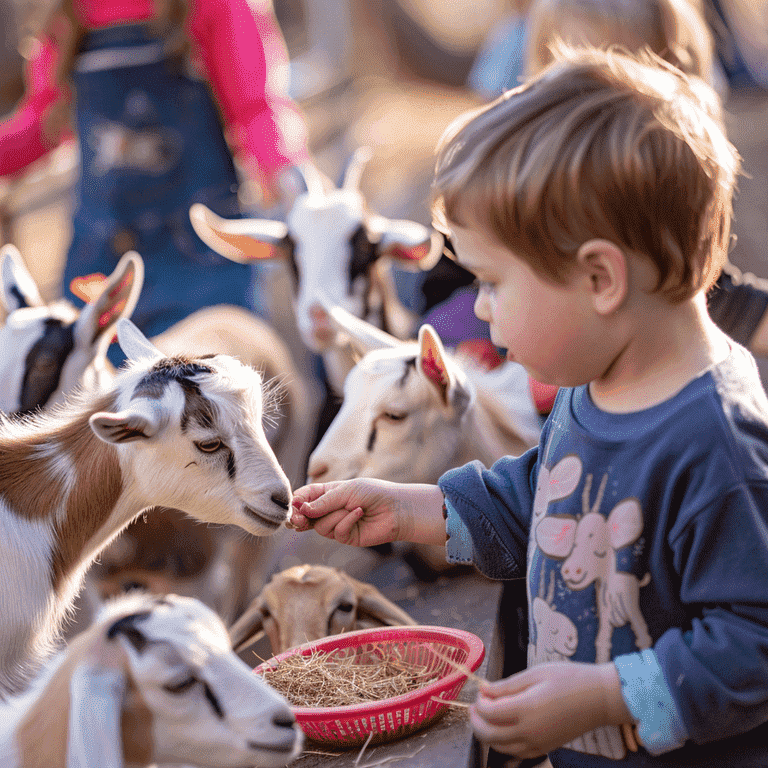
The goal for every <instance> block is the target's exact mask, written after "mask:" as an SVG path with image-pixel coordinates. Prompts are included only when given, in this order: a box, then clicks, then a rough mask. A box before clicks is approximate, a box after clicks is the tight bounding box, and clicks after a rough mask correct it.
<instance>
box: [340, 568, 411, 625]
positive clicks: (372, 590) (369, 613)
mask: <svg viewBox="0 0 768 768" xmlns="http://www.w3.org/2000/svg"><path fill="white" fill-rule="evenodd" d="M347 578H348V579H349V580H350V581H351V582H352V586H353V587H354V589H355V593H356V594H357V615H358V618H364V619H373V620H375V621H377V622H379V623H381V624H384V625H385V626H414V625H415V624H416V622H415V621H414V620H413V619H412V618H411V617H410V616H409V615H408V614H407V613H406V612H405V611H404V610H403V609H402V608H400V606H398V605H395V603H393V602H392V601H391V600H388V599H387V598H386V597H384V595H382V594H381V592H379V590H378V589H376V587H374V586H373V585H372V584H365V583H364V582H362V581H358V580H357V579H353V578H352V577H351V576H348V577H347Z"/></svg>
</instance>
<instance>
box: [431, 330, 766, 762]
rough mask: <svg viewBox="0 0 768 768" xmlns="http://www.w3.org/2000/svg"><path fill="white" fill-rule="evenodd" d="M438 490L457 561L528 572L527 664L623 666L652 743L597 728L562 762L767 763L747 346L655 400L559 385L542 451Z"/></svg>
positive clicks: (762, 449) (760, 457)
mask: <svg viewBox="0 0 768 768" xmlns="http://www.w3.org/2000/svg"><path fill="white" fill-rule="evenodd" d="M439 485H440V488H441V489H442V491H443V493H444V494H445V498H446V510H447V517H448V522H447V530H448V535H449V540H448V543H447V545H446V547H447V552H448V556H449V559H450V560H452V561H453V562H471V563H474V564H475V565H476V567H477V568H478V569H479V570H480V571H481V572H482V573H484V574H485V575H487V576H489V577H491V578H496V579H511V578H519V577H521V576H523V575H526V574H527V580H528V581H527V584H528V608H529V624H530V646H529V649H528V662H529V666H530V665H533V664H538V663H543V662H547V661H554V660H562V661H568V660H570V661H574V662H597V663H600V662H607V661H610V660H613V661H614V663H615V664H616V666H617V668H618V670H619V676H620V679H621V682H622V692H623V694H624V698H625V700H626V702H627V705H628V707H629V709H630V712H631V713H632V715H633V716H634V718H635V719H636V722H637V729H638V733H639V736H640V739H641V742H642V745H641V746H640V749H639V750H638V751H636V752H635V751H631V750H630V749H628V748H627V742H626V741H625V740H624V739H623V738H622V735H621V732H620V730H619V729H618V728H615V727H613V726H609V727H605V728H600V729H598V730H597V731H595V732H592V733H589V734H585V735H584V736H582V737H580V738H578V739H576V740H575V741H574V742H572V743H570V744H568V745H566V747H564V748H561V749H558V750H556V751H554V752H553V753H551V754H550V760H551V762H552V764H553V766H554V767H555V768H560V767H561V766H579V767H580V768H581V767H582V766H583V767H584V768H587V767H589V768H599V767H605V768H607V767H608V766H612V765H616V764H617V761H620V762H621V764H622V765H628V766H633V767H634V766H667V765H668V766H696V767H697V768H703V767H704V766H711V768H715V766H717V768H724V767H725V766H727V768H732V766H741V767H745V766H754V767H755V768H757V766H760V768H767V767H768V726H767V725H766V723H767V722H768V400H767V399H766V396H765V393H764V391H763V388H762V385H761V382H760V378H759V376H758V372H757V368H756V365H755V361H754V359H753V358H752V356H751V355H750V354H749V353H748V352H747V351H746V350H745V349H743V348H742V347H740V346H738V345H735V344H734V345H733V347H732V351H731V354H730V355H729V357H728V358H727V359H726V360H725V361H723V362H722V363H720V364H718V365H716V366H713V367H712V368H711V369H710V370H708V371H707V372H706V373H704V374H703V375H701V376H700V377H698V378H696V379H695V380H693V381H691V382H690V383H689V384H688V385H687V386H686V387H685V388H684V389H682V390H681V391H680V392H679V393H678V394H676V395H675V396H674V397H672V398H671V399H669V400H668V401H666V402H664V403H661V404H659V405H656V406H654V407H652V408H649V409H646V410H644V411H639V412H634V413H628V414H610V413H606V412H604V411H601V410H599V409H598V408H597V407H596V406H595V405H594V403H593V402H592V401H591V399H590V396H589V389H588V387H587V386H584V387H578V388H575V389H563V390H561V392H560V393H559V395H558V398H557V401H556V403H555V407H554V410H553V411H552V413H551V415H550V417H549V418H548V420H547V423H546V424H545V426H544V429H543V431H542V436H541V440H540V443H539V446H538V447H537V448H534V449H532V450H530V451H528V452H527V453H526V454H524V455H523V456H521V457H519V458H512V457H505V458H503V459H501V460H499V461H498V462H496V463H495V464H494V465H493V466H492V467H491V468H490V469H487V468H485V467H483V466H482V465H481V464H480V463H479V462H472V463H470V464H468V465H466V466H463V467H459V468H457V469H454V470H451V471H449V472H447V473H446V474H445V475H443V476H442V477H441V478H440V481H439Z"/></svg>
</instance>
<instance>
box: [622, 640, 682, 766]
mask: <svg viewBox="0 0 768 768" xmlns="http://www.w3.org/2000/svg"><path fill="white" fill-rule="evenodd" d="M613 663H614V664H615V665H616V669H617V670H618V672H619V679H620V680H621V692H622V695H623V696H624V701H626V703H627V707H628V708H629V711H630V713H631V714H632V717H634V718H635V720H637V723H638V725H637V734H638V736H639V737H640V740H641V741H642V742H643V746H644V747H645V748H646V749H647V750H648V751H649V752H650V753H651V754H652V755H661V754H663V753H664V752H669V751H670V750H673V749H677V748H678V747H682V746H683V744H684V743H685V741H686V739H687V738H688V731H687V730H686V728H685V725H683V721H682V720H681V719H680V713H679V712H678V709H677V705H676V704H675V701H674V699H673V698H672V693H671V691H670V690H669V686H668V685H667V681H666V680H665V679H664V673H663V672H662V671H661V666H660V665H659V660H658V658H657V657H656V653H655V652H654V651H653V650H645V651H640V653H628V654H626V655H624V656H617V657H616V658H615V659H614V660H613Z"/></svg>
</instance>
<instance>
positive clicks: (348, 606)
mask: <svg viewBox="0 0 768 768" xmlns="http://www.w3.org/2000/svg"><path fill="white" fill-rule="evenodd" d="M354 609H355V606H354V605H352V603H347V602H343V603H339V604H338V605H337V606H336V610H337V611H343V612H344V613H352V611H353V610H354Z"/></svg>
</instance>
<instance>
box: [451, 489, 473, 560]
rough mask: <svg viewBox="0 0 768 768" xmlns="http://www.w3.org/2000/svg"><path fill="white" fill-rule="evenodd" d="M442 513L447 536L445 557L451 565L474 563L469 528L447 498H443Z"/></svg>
mask: <svg viewBox="0 0 768 768" xmlns="http://www.w3.org/2000/svg"><path fill="white" fill-rule="evenodd" d="M443 515H444V516H445V533H446V535H447V536H448V540H447V541H446V542H445V559H446V560H447V561H448V562H449V563H451V564H453V565H474V563H475V561H474V557H473V554H474V552H473V549H472V537H471V536H470V535H469V529H468V528H467V526H466V525H464V522H463V521H462V519H461V518H460V517H459V515H458V514H457V513H456V510H455V509H454V508H453V507H452V506H451V502H450V501H448V499H446V500H445V505H444V507H443Z"/></svg>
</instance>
